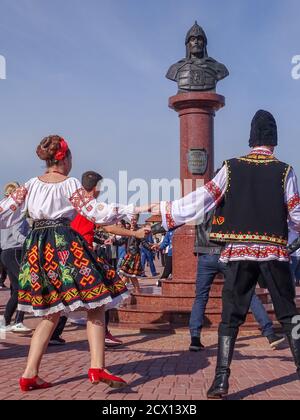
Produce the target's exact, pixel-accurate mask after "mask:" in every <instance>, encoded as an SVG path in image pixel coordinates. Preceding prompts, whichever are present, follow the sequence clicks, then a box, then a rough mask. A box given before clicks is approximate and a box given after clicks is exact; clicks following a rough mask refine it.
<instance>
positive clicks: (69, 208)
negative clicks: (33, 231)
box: [0, 178, 134, 229]
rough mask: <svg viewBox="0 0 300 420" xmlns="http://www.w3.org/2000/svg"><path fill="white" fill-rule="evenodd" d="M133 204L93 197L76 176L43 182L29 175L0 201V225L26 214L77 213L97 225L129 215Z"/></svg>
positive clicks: (55, 215) (68, 215) (65, 215)
mask: <svg viewBox="0 0 300 420" xmlns="http://www.w3.org/2000/svg"><path fill="white" fill-rule="evenodd" d="M133 212H134V206H133V205H129V206H122V205H119V204H106V203H101V202H99V201H97V200H95V199H94V198H93V197H92V196H91V194H89V193H87V192H86V191H85V189H84V188H83V187H82V185H81V183H80V182H79V181H78V180H77V179H76V178H67V179H66V180H65V181H62V182H57V183H47V182H44V181H41V180H40V179H39V178H32V179H31V180H29V181H28V182H26V183H25V185H24V186H22V187H20V188H18V189H17V190H16V191H15V192H14V193H13V194H12V195H11V196H9V197H8V198H6V199H4V200H2V201H0V229H6V228H8V227H10V226H13V225H14V224H16V223H18V222H19V221H20V220H22V219H23V218H24V217H25V216H26V215H29V217H31V218H32V219H33V220H41V219H53V220H56V219H59V218H66V219H70V220H73V219H74V217H75V216H76V214H77V213H80V214H82V215H83V216H85V217H86V218H88V219H89V220H91V221H93V222H94V223H96V224H99V225H109V224H114V223H116V222H118V221H119V220H121V219H122V218H124V217H125V216H127V217H129V218H131V217H132V215H133Z"/></svg>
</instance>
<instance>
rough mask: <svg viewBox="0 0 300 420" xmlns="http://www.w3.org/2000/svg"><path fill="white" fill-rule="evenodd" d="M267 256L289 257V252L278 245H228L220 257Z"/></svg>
mask: <svg viewBox="0 0 300 420" xmlns="http://www.w3.org/2000/svg"><path fill="white" fill-rule="evenodd" d="M269 257H275V258H277V259H289V254H288V251H287V249H286V248H280V247H278V246H266V247H259V248H257V247H256V248H254V247H249V246H241V247H228V248H225V249H224V251H223V252H222V256H221V258H222V259H226V260H231V259H234V258H241V259H243V258H253V259H257V260H259V259H266V258H269Z"/></svg>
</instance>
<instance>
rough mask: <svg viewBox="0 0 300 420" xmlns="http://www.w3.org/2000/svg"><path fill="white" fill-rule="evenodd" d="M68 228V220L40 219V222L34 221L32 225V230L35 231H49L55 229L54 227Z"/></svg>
mask: <svg viewBox="0 0 300 420" xmlns="http://www.w3.org/2000/svg"><path fill="white" fill-rule="evenodd" d="M59 226H61V227H69V226H70V220H68V219H64V218H61V219H55V220H53V219H41V220H35V221H34V223H33V227H32V229H33V230H37V229H49V228H56V227H59Z"/></svg>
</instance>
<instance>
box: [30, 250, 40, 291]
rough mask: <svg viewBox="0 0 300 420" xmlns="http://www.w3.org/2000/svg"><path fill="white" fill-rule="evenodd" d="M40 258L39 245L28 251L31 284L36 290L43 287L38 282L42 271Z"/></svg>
mask: <svg viewBox="0 0 300 420" xmlns="http://www.w3.org/2000/svg"><path fill="white" fill-rule="evenodd" d="M38 260H39V253H38V247H37V246H34V247H33V248H32V249H31V251H30V252H29V253H28V262H29V265H30V276H31V286H32V288H33V290H34V291H35V292H38V291H39V290H40V289H41V285H40V284H39V283H38V280H39V272H40V269H39V265H38Z"/></svg>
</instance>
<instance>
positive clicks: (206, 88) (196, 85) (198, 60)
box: [166, 21, 229, 93]
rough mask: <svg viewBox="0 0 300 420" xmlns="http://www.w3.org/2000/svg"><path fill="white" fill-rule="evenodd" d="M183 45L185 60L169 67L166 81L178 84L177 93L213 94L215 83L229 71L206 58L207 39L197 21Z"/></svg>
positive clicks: (222, 65)
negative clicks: (184, 47)
mask: <svg viewBox="0 0 300 420" xmlns="http://www.w3.org/2000/svg"><path fill="white" fill-rule="evenodd" d="M185 45H186V58H185V59H183V60H180V61H179V62H178V63H176V64H173V66H171V67H170V69H169V71H168V73H167V76H166V77H167V79H170V80H173V81H174V82H177V83H178V88H179V93H186V92H215V91H216V85H217V82H218V81H219V80H222V79H225V77H227V76H228V75H229V71H228V69H227V68H226V67H225V66H224V64H221V63H218V62H217V61H216V60H214V59H213V58H211V57H209V56H208V54H207V37H206V35H205V32H204V30H203V29H202V28H201V27H200V26H199V25H198V23H197V21H196V22H195V25H194V26H193V27H192V28H191V29H190V30H189V32H188V33H187V36H186V40H185Z"/></svg>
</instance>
